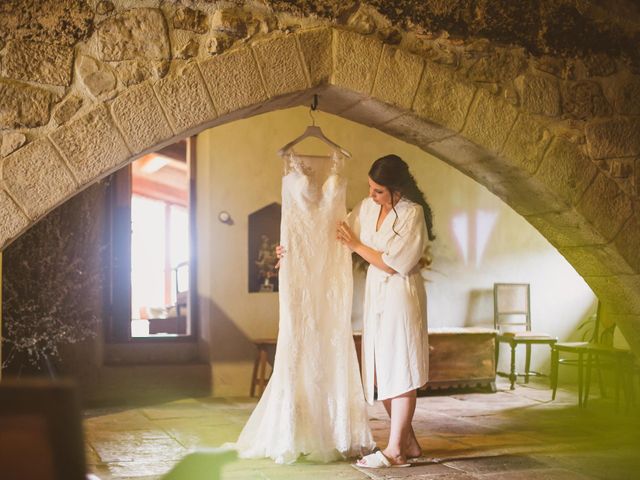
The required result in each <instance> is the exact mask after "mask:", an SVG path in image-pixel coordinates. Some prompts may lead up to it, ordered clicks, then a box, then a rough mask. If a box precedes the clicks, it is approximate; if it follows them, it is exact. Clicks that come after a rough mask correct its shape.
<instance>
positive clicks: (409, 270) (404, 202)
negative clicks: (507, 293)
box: [337, 155, 435, 468]
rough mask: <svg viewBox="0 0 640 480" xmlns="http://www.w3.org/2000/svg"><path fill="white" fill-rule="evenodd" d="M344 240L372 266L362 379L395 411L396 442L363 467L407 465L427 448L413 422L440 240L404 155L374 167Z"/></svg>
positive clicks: (368, 391) (369, 393)
mask: <svg viewBox="0 0 640 480" xmlns="http://www.w3.org/2000/svg"><path fill="white" fill-rule="evenodd" d="M337 237H338V239H339V240H340V241H341V242H342V243H343V244H344V245H346V246H347V247H348V248H349V249H350V250H351V251H353V252H355V253H357V254H358V255H360V256H361V257H362V258H363V259H364V260H366V261H367V262H368V263H369V264H370V265H369V268H368V270H367V280H366V287H365V307H364V318H363V339H362V348H363V352H362V362H363V364H362V381H363V386H364V391H365V397H366V400H367V402H369V403H370V404H372V403H373V396H374V383H375V385H376V387H377V393H378V395H377V398H378V400H382V402H383V404H384V407H385V409H386V411H387V413H388V414H389V417H390V418H391V428H390V433H389V442H388V444H387V447H386V448H385V449H384V450H383V451H378V452H375V453H372V454H370V455H367V456H365V457H363V458H362V459H360V460H359V461H358V463H357V464H358V466H360V467H367V468H380V467H389V466H408V465H409V464H408V463H407V458H412V457H419V456H420V455H421V454H422V450H421V448H420V445H419V444H418V441H417V439H416V436H415V433H414V432H413V428H412V426H411V421H412V419H413V414H414V411H415V406H416V390H417V389H418V388H420V387H421V386H423V385H424V384H425V383H426V382H427V375H428V362H429V350H428V338H427V329H426V307H427V305H426V292H425V289H424V283H423V279H422V276H421V275H420V266H421V259H422V256H423V254H424V253H425V249H426V246H427V240H433V239H434V238H435V237H434V236H433V233H432V218H431V208H430V207H429V205H428V204H427V202H426V201H425V199H424V195H423V194H422V192H421V191H420V189H419V188H418V186H417V184H416V181H415V179H414V178H413V176H412V175H411V173H410V172H409V167H408V166H407V164H406V163H405V162H404V161H403V160H402V159H401V158H400V157H398V156H397V155H387V156H385V157H382V158H379V159H378V160H376V161H375V162H374V163H373V165H372V166H371V169H370V170H369V197H368V198H366V199H364V200H363V201H362V202H361V203H360V205H358V207H356V209H354V211H353V212H352V213H351V214H350V216H349V218H348V219H347V222H341V223H340V224H339V225H338V231H337Z"/></svg>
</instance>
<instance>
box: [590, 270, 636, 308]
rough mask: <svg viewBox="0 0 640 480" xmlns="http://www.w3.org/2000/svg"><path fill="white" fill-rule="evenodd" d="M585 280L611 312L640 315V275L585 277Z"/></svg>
mask: <svg viewBox="0 0 640 480" xmlns="http://www.w3.org/2000/svg"><path fill="white" fill-rule="evenodd" d="M584 279H585V281H586V282H587V284H588V285H589V286H590V287H591V289H592V290H593V292H594V293H595V294H596V296H597V297H598V299H599V300H600V301H601V302H604V303H606V304H607V305H608V307H609V309H610V311H611V312H613V313H618V314H628V315H640V295H638V292H640V275H615V276H607V277H600V276H594V277H589V276H585V277H584Z"/></svg>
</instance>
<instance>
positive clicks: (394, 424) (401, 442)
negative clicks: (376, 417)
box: [382, 390, 416, 463]
mask: <svg viewBox="0 0 640 480" xmlns="http://www.w3.org/2000/svg"><path fill="white" fill-rule="evenodd" d="M415 409H416V391H415V390H412V391H410V392H407V393H404V394H402V395H399V396H397V397H394V398H392V399H391V428H390V431H389V443H388V444H387V448H385V449H384V451H383V452H382V453H383V454H384V456H385V457H387V458H388V459H389V460H390V461H391V462H392V463H405V462H406V460H407V457H406V455H407V452H406V449H405V444H406V442H407V439H408V436H409V432H410V430H411V420H412V419H413V413H414V412H415Z"/></svg>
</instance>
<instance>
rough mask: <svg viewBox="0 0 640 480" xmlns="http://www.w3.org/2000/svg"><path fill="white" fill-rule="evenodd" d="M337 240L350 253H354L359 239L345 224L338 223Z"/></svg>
mask: <svg viewBox="0 0 640 480" xmlns="http://www.w3.org/2000/svg"><path fill="white" fill-rule="evenodd" d="M337 238H338V240H340V241H341V242H342V243H343V244H344V245H346V246H347V248H349V250H351V251H354V250H355V249H356V248H357V247H358V245H360V239H359V238H358V237H357V236H356V235H355V234H354V233H353V231H352V230H351V228H349V225H347V223H346V222H338V231H337Z"/></svg>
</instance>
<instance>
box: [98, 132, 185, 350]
mask: <svg viewBox="0 0 640 480" xmlns="http://www.w3.org/2000/svg"><path fill="white" fill-rule="evenodd" d="M194 147H195V138H189V139H187V140H183V141H180V142H177V143H175V144H173V145H170V146H168V147H165V148H163V149H162V150H159V151H157V152H154V153H150V154H146V155H144V156H142V157H141V158H139V159H138V160H136V161H134V162H133V163H132V164H131V165H129V166H127V167H125V168H124V169H122V170H120V171H119V172H116V173H115V174H114V175H113V176H112V179H111V184H110V188H109V212H110V226H111V228H110V235H111V242H110V245H111V251H110V259H111V261H110V267H111V268H110V271H109V273H110V285H111V289H110V292H111V295H110V299H109V306H110V313H111V315H110V319H109V325H108V329H107V330H108V337H109V340H110V341H116V342H122V341H136V340H145V339H147V340H148V339H154V338H155V339H176V338H195V328H194V326H195V321H194V313H193V312H194V311H195V309H194V308H192V306H193V305H195V303H194V301H192V298H196V297H195V295H194V294H193V292H194V291H195V288H194V286H195V282H194V281H193V279H194V276H195V271H194V268H192V262H190V258H191V254H192V252H194V248H193V247H194V235H193V232H194V225H193V223H194V222H193V221H192V218H193V215H194V212H195V208H194V202H193V199H194V198H195V192H194V188H193V185H195V158H194Z"/></svg>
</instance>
